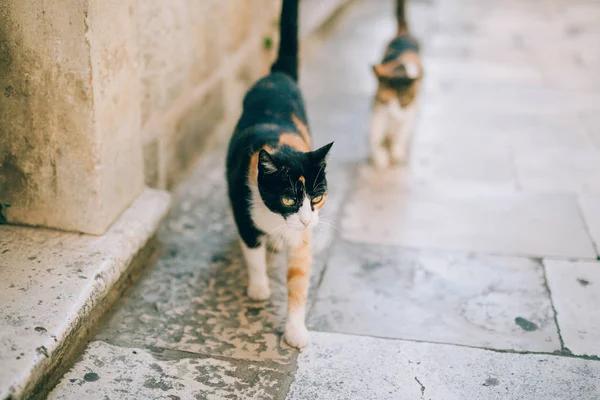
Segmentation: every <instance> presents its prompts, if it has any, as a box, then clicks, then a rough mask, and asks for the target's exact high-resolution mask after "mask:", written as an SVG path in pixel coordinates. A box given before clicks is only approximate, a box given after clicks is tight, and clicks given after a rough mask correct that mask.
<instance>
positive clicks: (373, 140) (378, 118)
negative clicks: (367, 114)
mask: <svg viewBox="0 0 600 400" xmlns="http://www.w3.org/2000/svg"><path fill="white" fill-rule="evenodd" d="M388 118H389V116H388V107H387V105H386V104H383V103H380V102H377V101H375V104H374V105H373V110H372V111H371V126H370V129H369V142H370V145H371V159H372V161H373V164H374V165H375V167H377V168H380V169H383V168H386V167H387V166H388V165H389V163H390V155H389V151H388V149H387V148H386V147H385V141H386V137H387V133H388Z"/></svg>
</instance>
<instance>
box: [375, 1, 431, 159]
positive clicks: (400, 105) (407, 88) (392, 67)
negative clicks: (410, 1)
mask: <svg viewBox="0 0 600 400" xmlns="http://www.w3.org/2000/svg"><path fill="white" fill-rule="evenodd" d="M405 3H406V0H396V18H397V21H398V32H397V35H396V37H395V38H394V39H392V41H391V42H390V43H389V44H388V45H387V48H386V50H385V54H384V56H383V60H382V61H381V63H380V64H377V65H375V66H373V71H374V72H375V76H376V77H377V81H378V88H377V92H376V94H375V98H374V100H373V109H372V115H371V127H370V132H369V136H370V145H371V157H372V161H373V163H374V164H375V166H376V167H378V168H385V167H387V166H388V165H389V164H390V163H403V162H405V161H406V159H407V158H408V149H409V145H410V139H411V136H412V130H413V125H414V120H415V117H416V98H417V94H418V91H419V86H420V84H421V79H422V76H423V66H422V64H421V56H420V54H419V43H418V42H417V40H416V39H415V38H414V37H412V36H411V34H410V33H409V30H408V23H407V22H406V4H405Z"/></svg>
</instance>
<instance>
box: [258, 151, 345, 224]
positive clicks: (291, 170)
mask: <svg viewBox="0 0 600 400" xmlns="http://www.w3.org/2000/svg"><path fill="white" fill-rule="evenodd" d="M332 145H333V143H330V144H328V145H326V146H323V147H321V148H320V149H318V150H315V151H312V152H308V153H302V152H299V151H296V150H294V149H292V148H291V147H288V146H283V147H281V149H280V150H279V151H278V152H276V153H274V154H269V153H268V152H266V151H265V150H261V151H260V154H259V161H258V189H259V192H260V196H261V197H262V199H263V201H264V203H265V205H266V206H267V208H268V209H269V210H271V211H272V212H274V213H276V214H280V215H281V216H283V217H284V218H286V217H288V216H290V215H292V214H295V213H297V212H298V210H299V209H300V206H302V203H303V202H304V197H305V196H308V198H309V199H313V198H315V197H317V196H320V195H323V194H325V193H326V192H327V179H326V177H325V169H326V166H327V165H326V158H327V154H328V153H329V150H330V149H331V146H332ZM301 178H303V179H301ZM303 181H304V182H303ZM283 198H288V199H293V200H295V203H294V204H293V205H286V204H284V203H283ZM311 207H312V205H311Z"/></svg>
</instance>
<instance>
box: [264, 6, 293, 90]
mask: <svg viewBox="0 0 600 400" xmlns="http://www.w3.org/2000/svg"><path fill="white" fill-rule="evenodd" d="M298 2H299V0H283V5H282V7H281V19H280V20H279V35H280V41H279V54H278V55H277V60H276V61H275V63H274V64H273V66H272V67H271V72H283V73H286V74H288V75H289V76H291V77H292V78H293V79H294V80H295V81H298Z"/></svg>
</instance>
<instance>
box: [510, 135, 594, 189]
mask: <svg viewBox="0 0 600 400" xmlns="http://www.w3.org/2000/svg"><path fill="white" fill-rule="evenodd" d="M574 153H575V152H570V151H567V150H566V149H555V150H551V151H544V150H540V149H537V150H534V149H531V150H530V151H527V152H519V153H517V154H516V157H515V164H516V170H517V175H518V177H519V178H518V179H519V182H520V184H521V186H522V188H523V190H526V191H533V192H538V193H540V192H548V193H560V192H563V193H578V194H581V195H587V196H592V195H595V196H600V179H598V177H599V176H600V150H597V149H595V148H594V146H593V144H592V143H590V144H589V146H588V147H587V148H585V149H577V151H576V154H577V156H576V157H574V156H573V154H574Z"/></svg>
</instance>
